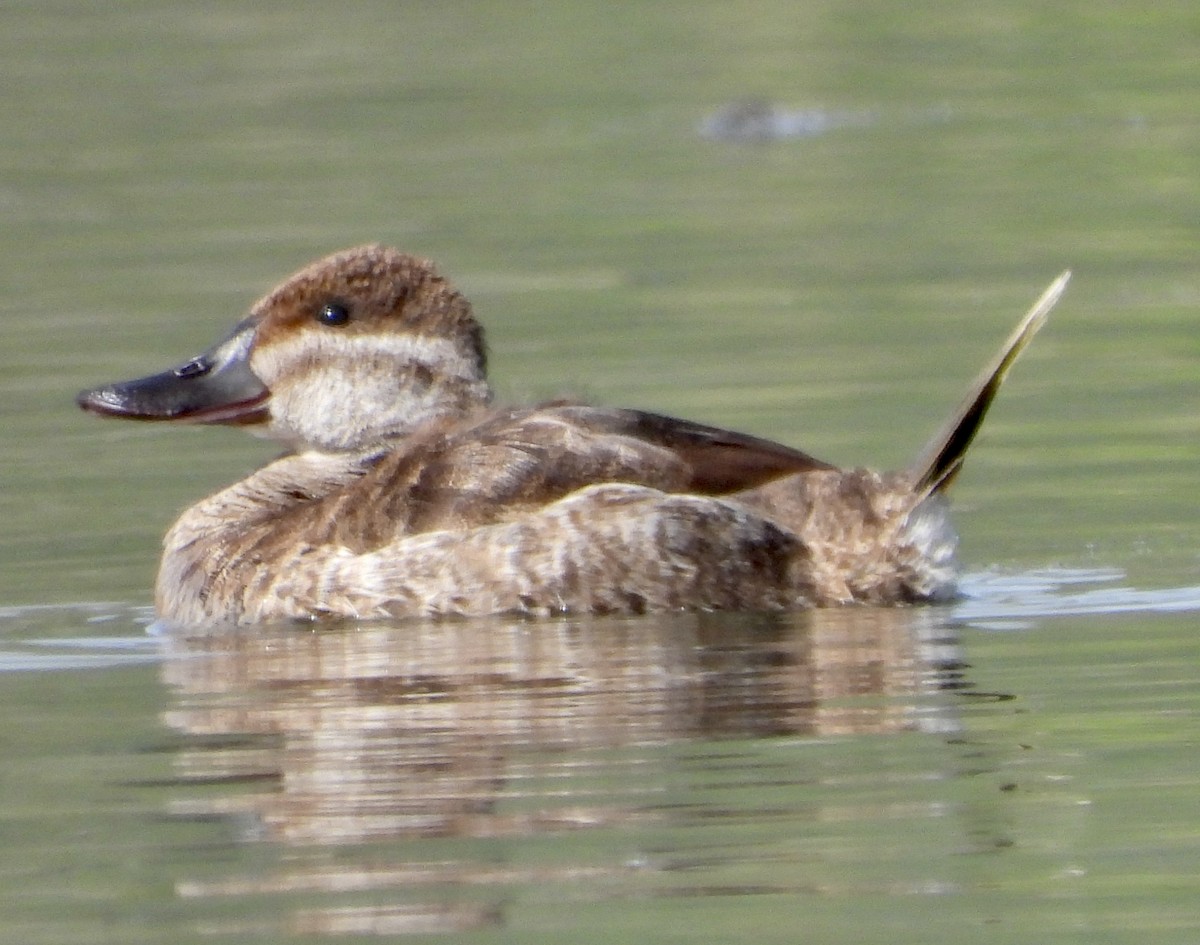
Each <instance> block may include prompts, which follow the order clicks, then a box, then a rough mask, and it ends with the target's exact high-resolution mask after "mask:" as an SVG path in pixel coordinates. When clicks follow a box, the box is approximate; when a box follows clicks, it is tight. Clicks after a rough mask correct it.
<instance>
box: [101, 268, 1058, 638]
mask: <svg viewBox="0 0 1200 945" xmlns="http://www.w3.org/2000/svg"><path fill="white" fill-rule="evenodd" d="M1064 284H1065V278H1063V279H1060V280H1059V281H1058V282H1056V283H1055V285H1054V286H1052V288H1051V290H1048V292H1047V294H1046V295H1045V296H1043V298H1042V299H1041V300H1040V301H1039V303H1038V305H1036V306H1035V307H1034V310H1033V311H1031V313H1030V314H1029V315H1028V316H1027V317H1026V319H1025V320H1024V321H1023V322H1022V324H1021V325H1020V326H1019V327H1018V330H1017V332H1015V333H1014V335H1013V336H1012V337H1011V338H1010V339H1009V341H1008V342H1007V343H1006V345H1005V347H1004V349H1003V350H1002V352H1001V355H1000V357H999V358H998V359H997V360H996V362H995V363H994V364H993V365H991V366H990V367H989V369H988V370H987V371H986V372H985V373H984V375H982V376H981V378H980V380H979V381H978V382H977V384H976V385H975V387H974V388H973V389H972V392H971V394H970V396H969V397H968V399H967V401H966V402H965V403H964V406H963V408H962V409H961V410H960V411H959V412H958V413H957V414H956V415H955V417H954V418H953V419H952V422H951V423H950V424H949V425H948V426H947V428H946V430H945V431H944V432H943V433H942V434H941V435H939V436H938V437H937V438H935V440H934V442H933V443H932V444H931V445H930V447H929V448H927V450H926V451H925V454H924V457H923V458H922V459H921V460H919V461H918V463H917V464H915V465H914V467H913V468H912V469H911V470H909V471H905V472H900V473H893V474H887V475H880V474H876V473H873V472H869V471H866V470H849V471H845V470H839V469H836V468H834V467H833V466H830V465H829V464H827V463H823V462H820V461H819V460H816V459H813V458H812V457H810V456H808V455H806V454H804V453H801V452H799V451H796V450H792V449H789V448H788V447H785V446H781V445H779V444H775V443H771V442H769V441H765V440H760V439H757V438H754V437H748V436H744V435H741V434H736V433H731V432H728V431H723V430H717V429H714V428H711V427H705V426H701V425H698V424H692V423H688V422H686V421H682V420H674V419H671V418H667V417H660V416H657V415H654V414H648V413H642V412H638V411H632V410H620V409H606V408H598V407H589V406H584V405H579V404H569V403H551V404H544V405H540V406H536V407H528V408H520V409H498V408H495V407H493V406H491V404H490V399H491V397H490V391H489V388H488V385H487V381H486V374H485V357H484V350H483V340H482V331H481V329H480V328H479V325H478V323H477V322H475V320H474V318H473V317H472V316H471V313H470V307H469V305H468V304H467V302H466V300H465V299H463V298H462V296H460V295H459V294H458V293H457V292H455V291H454V290H453V289H452V288H451V287H450V286H449V285H448V284H447V283H446V282H445V281H444V280H443V279H441V278H440V277H439V276H437V274H436V273H435V272H434V270H433V267H432V266H431V264H429V263H427V262H425V261H423V260H418V259H414V258H413V257H409V256H405V255H402V254H400V253H397V252H396V251H394V250H389V249H384V248H381V247H374V246H372V247H363V248H360V249H356V250H350V251H347V252H345V253H341V254H337V255H335V256H331V257H328V258H327V259H324V260H321V261H319V262H317V263H315V264H313V265H312V266H310V267H308V268H307V269H305V270H302V271H301V272H300V273H297V275H296V276H294V277H292V278H291V279H290V280H288V281H287V282H285V283H284V284H283V285H282V286H280V288H279V289H277V290H276V291H275V292H273V293H271V294H270V295H268V296H267V297H266V298H265V299H263V300H262V301H261V302H260V303H259V304H258V305H256V306H255V308H254V309H253V310H252V312H251V315H250V317H249V318H247V319H246V320H245V321H244V322H242V323H241V324H240V325H239V326H238V327H237V329H236V330H235V331H234V333H233V334H232V335H231V336H230V337H229V338H228V339H226V341H224V342H222V343H221V344H219V345H217V346H216V347H215V348H213V349H212V350H210V351H209V352H207V353H206V354H204V355H202V356H200V357H199V358H195V359H193V360H192V361H189V362H187V363H185V364H184V365H181V366H180V367H179V368H176V369H175V370H173V371H169V372H166V373H164V374H162V375H157V376H155V377H152V378H147V379H145V380H141V381H134V382H129V383H127V384H116V385H110V386H108V387H103V388H98V389H96V390H93V391H88V392H85V393H83V394H81V395H80V398H79V402H80V404H81V406H83V407H84V408H85V409H88V410H91V411H93V412H96V413H101V414H106V415H117V416H128V417H134V418H141V419H176V420H184V421H191V422H203V423H238V424H246V425H250V426H251V428H252V429H255V430H257V431H259V432H262V433H264V434H265V435H268V436H272V437H274V438H276V439H280V440H283V441H285V442H286V443H288V445H289V446H290V447H291V449H292V452H290V453H289V454H287V455H285V456H283V457H282V458H281V459H278V460H276V461H275V462H273V463H270V464H269V465H267V466H265V467H263V468H262V469H260V470H258V471H257V472H255V473H253V474H252V475H251V476H249V477H248V478H246V479H244V480H243V481H241V482H239V483H236V484H235V485H233V486H230V487H229V488H227V489H225V490H223V491H221V492H218V493H217V494H215V495H213V496H211V497H209V498H207V499H205V500H204V501H202V502H200V503H198V504H197V505H195V506H193V507H192V508H190V509H189V510H187V511H186V512H185V513H184V514H183V515H182V517H181V518H180V519H179V521H178V522H176V523H175V525H174V526H173V527H172V528H171V530H170V531H169V532H168V534H167V537H166V539H165V550H164V555H163V560H162V566H161V569H160V572H159V578H158V586H157V607H158V610H159V613H160V616H162V617H164V618H166V619H168V620H170V621H174V622H180V623H187V624H195V623H210V622H238V623H253V622H258V621H263V620H270V619H279V618H312V617H326V616H341V617H352V618H375V617H395V616H413V615H442V614H484V613H500V612H508V613H513V612H515V613H529V614H547V613H563V612H578V613H597V612H603V613H641V612H648V611H659V610H667V609H680V608H683V609H782V608H795V607H805V606H820V605H828V604H836V603H849V602H856V601H858V602H869V603H876V604H888V603H899V602H912V601H921V600H932V599H937V598H940V597H944V596H946V595H947V594H949V593H950V592H951V591H952V589H953V581H954V567H953V551H954V544H955V539H954V535H953V532H952V531H951V529H950V527H949V525H948V523H947V520H946V516H945V512H944V503H943V501H942V500H941V496H940V493H941V492H942V491H943V489H944V487H945V485H946V484H948V483H949V481H950V480H951V479H952V478H953V476H954V475H955V473H956V472H957V470H958V467H959V465H960V464H961V461H962V455H963V452H964V451H965V449H966V446H967V444H968V443H969V442H970V439H971V436H972V435H973V434H974V432H975V430H976V429H977V428H978V425H979V422H980V421H981V420H982V416H983V413H984V412H985V411H986V408H987V406H988V404H989V403H990V402H991V399H992V397H993V395H994V394H995V390H996V388H997V387H998V386H999V382H1000V380H1001V379H1002V378H1003V375H1004V373H1005V371H1006V370H1007V368H1008V367H1009V366H1010V365H1011V363H1012V362H1013V360H1014V359H1015V358H1016V355H1017V354H1018V353H1019V351H1020V350H1021V348H1023V347H1024V345H1025V344H1026V343H1027V341H1028V339H1029V338H1030V337H1031V336H1032V334H1033V332H1034V331H1036V329H1037V327H1039V325H1040V323H1041V321H1042V320H1043V319H1044V317H1045V315H1046V313H1047V312H1048V311H1049V308H1050V307H1051V306H1052V305H1053V302H1054V301H1055V300H1056V299H1057V296H1058V294H1059V293H1061V290H1062V287H1063V285H1064Z"/></svg>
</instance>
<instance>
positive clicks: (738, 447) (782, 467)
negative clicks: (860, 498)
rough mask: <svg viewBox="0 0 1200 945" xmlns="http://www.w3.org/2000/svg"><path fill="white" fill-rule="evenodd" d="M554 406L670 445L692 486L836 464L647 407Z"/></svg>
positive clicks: (594, 427) (720, 486)
mask: <svg viewBox="0 0 1200 945" xmlns="http://www.w3.org/2000/svg"><path fill="white" fill-rule="evenodd" d="M552 409H553V410H554V412H556V413H559V414H561V415H562V416H563V417H564V418H567V419H570V420H571V421H573V422H575V423H577V424H578V425H579V426H580V427H582V428H585V429H587V430H589V431H591V432H593V433H604V434H609V435H612V436H618V437H625V438H628V439H632V440H636V441H639V442H641V443H645V444H647V445H650V446H653V447H656V448H658V449H661V450H665V451H667V452H668V453H670V454H672V455H673V456H674V457H675V458H677V459H678V460H679V461H681V462H682V463H683V464H684V465H685V466H686V467H687V469H688V470H690V477H691V478H690V481H689V482H688V484H687V487H686V490H687V491H688V492H696V493H701V494H704V495H725V494H727V493H731V492H741V491H742V490H744V489H753V488H756V487H757V486H761V485H763V484H764V483H767V482H770V481H771V480H773V479H778V478H780V477H782V476H790V475H794V474H796V473H806V472H814V471H816V470H826V469H833V468H835V467H833V466H832V465H830V464H829V463H826V462H823V461H822V460H819V459H816V458H815V457H813V456H809V455H808V454H807V453H803V452H801V451H800V450H796V449H792V448H791V447H789V446H784V445H782V444H781V443H775V442H772V441H771V440H764V439H762V438H760V437H756V436H750V435H748V434H745V433H735V432H733V431H732V430H722V429H720V428H719V427H710V426H706V425H705V424H702V423H693V422H692V421H690V420H680V419H678V418H676V417H667V416H663V415H662V414H657V413H647V412H646V411H642V410H626V409H619V408H604V407H586V406H572V405H562V406H556V407H554V408H552Z"/></svg>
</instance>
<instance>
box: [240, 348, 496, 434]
mask: <svg viewBox="0 0 1200 945" xmlns="http://www.w3.org/2000/svg"><path fill="white" fill-rule="evenodd" d="M250 358H251V367H252V369H253V371H254V373H255V374H256V375H258V377H259V378H260V379H261V380H262V381H263V383H264V384H266V385H267V387H268V388H269V389H270V391H271V399H270V412H271V422H270V426H269V432H268V435H269V436H271V437H273V438H277V439H282V440H286V441H290V442H293V443H296V442H299V443H304V444H308V445H310V446H316V447H318V448H323V449H335V450H342V449H351V448H356V447H359V446H363V445H367V444H369V443H371V442H372V441H374V440H376V439H378V438H380V437H384V436H390V435H395V434H397V433H404V432H408V431H411V430H413V429H415V428H416V427H418V426H420V425H421V424H423V423H426V422H428V421H429V420H431V419H433V418H434V417H438V416H443V415H445V414H446V413H448V412H452V411H454V410H457V409H462V407H463V405H464V399H466V400H469V401H472V402H475V401H482V400H486V398H487V383H486V381H485V380H484V377H483V374H482V372H481V370H480V368H479V365H478V364H477V363H476V360H475V358H474V356H473V354H471V353H468V352H466V351H463V350H462V349H461V348H460V347H459V346H458V345H456V344H454V343H453V342H452V341H451V340H449V339H446V338H429V337H420V336H414V335H401V334H396V335H345V334H338V333H337V332H336V330H334V331H311V330H310V331H304V332H301V333H299V334H296V335H293V336H291V337H287V338H284V339H281V340H280V341H278V342H272V343H270V344H267V345H263V346H262V347H261V348H255V349H254V350H253V351H252V352H251V356H250ZM464 395H465V397H464Z"/></svg>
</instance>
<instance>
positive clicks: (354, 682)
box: [163, 608, 961, 934]
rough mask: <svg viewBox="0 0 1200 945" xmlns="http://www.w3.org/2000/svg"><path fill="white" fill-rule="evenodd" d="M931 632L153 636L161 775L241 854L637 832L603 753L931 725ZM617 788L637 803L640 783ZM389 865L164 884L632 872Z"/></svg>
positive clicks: (900, 618) (828, 620)
mask: <svg viewBox="0 0 1200 945" xmlns="http://www.w3.org/2000/svg"><path fill="white" fill-rule="evenodd" d="M939 619H944V612H939V611H937V610H933V609H929V608H919V609H910V610H905V609H891V610H869V609H858V608H855V609H846V610H834V611H824V612H817V613H807V614H796V615H787V616H761V617H750V618H747V617H746V616H744V615H743V616H729V615H678V616H672V617H667V618H656V619H645V618H639V619H586V620H580V619H572V620H562V621H558V622H544V621H543V622H527V621H504V620H486V621H485V620H481V621H461V622H442V623H408V624H400V625H368V626H347V627H339V628H332V629H329V628H327V629H320V630H313V629H311V628H307V627H297V626H282V627H275V628H255V629H254V630H252V631H245V630H220V631H211V632H205V633H198V632H188V633H184V632H174V633H172V634H169V635H168V636H167V637H166V649H167V653H166V661H165V663H164V669H163V672H164V675H165V679H166V681H167V682H168V683H169V684H170V685H171V686H172V688H173V689H174V691H175V692H176V700H175V703H176V704H175V706H174V708H172V709H171V710H170V711H169V712H168V714H167V722H168V724H169V725H171V726H172V727H174V728H176V729H177V730H179V731H181V732H184V733H186V734H187V735H188V736H189V739H188V742H187V745H186V748H185V749H184V751H183V752H182V753H181V755H180V756H179V759H178V765H179V773H180V776H181V778H182V779H183V780H184V782H185V783H189V784H191V785H192V786H193V789H194V788H195V787H196V786H198V785H201V784H204V785H208V787H209V789H208V793H209V795H210V796H208V797H206V798H205V799H204V800H203V801H199V802H197V801H195V800H193V801H189V802H188V803H186V804H180V805H179V806H178V808H177V811H176V813H177V814H179V815H180V816H202V817H211V816H214V815H219V816H223V817H228V818H229V819H230V820H231V821H232V822H233V823H235V824H237V825H238V826H239V828H240V832H241V835H242V837H243V838H244V839H246V840H258V839H261V840H269V841H274V842H277V843H281V844H284V845H286V846H287V847H289V848H301V847H306V848H310V851H311V848H314V847H315V848H316V849H317V850H318V851H319V850H320V849H331V848H332V847H334V846H335V845H336V847H337V848H338V849H343V850H346V849H348V845H350V844H366V843H370V844H378V843H380V842H388V841H396V840H417V839H426V840H427V839H430V838H440V839H442V840H446V841H456V840H470V839H479V838H496V837H503V836H519V837H525V838H528V837H535V836H537V835H540V834H549V833H555V834H558V833H561V832H563V831H568V830H572V829H582V828H596V827H604V826H607V827H614V826H616V827H622V826H630V825H639V826H645V825H646V824H648V823H654V822H655V821H656V820H658V819H660V818H662V817H663V816H665V814H664V812H663V808H662V806H661V805H660V804H658V803H656V802H654V801H653V799H650V798H646V797H638V796H637V793H638V792H637V791H636V790H632V791H631V790H630V789H629V787H628V782H629V780H630V779H629V778H628V777H623V776H622V774H621V765H622V764H624V765H626V766H627V765H629V764H635V763H636V764H644V763H645V761H646V759H647V757H653V756H649V755H647V753H646V752H644V751H642V752H640V753H639V752H636V751H635V752H634V754H635V755H636V758H635V759H634V760H633V761H631V760H630V758H629V756H628V753H627V754H626V755H620V754H619V752H620V751H622V750H625V751H626V752H628V750H629V749H643V748H645V747H646V746H662V745H666V744H669V743H675V742H680V741H691V740H701V739H703V740H712V739H729V738H747V737H748V738H762V737H767V736H777V735H793V736H794V735H807V736H831V735H849V734H857V733H889V732H898V731H908V730H912V729H914V728H920V729H925V730H937V731H947V730H951V729H953V726H954V720H953V719H952V718H948V717H947V710H946V708H945V707H944V705H942V703H943V702H944V700H939V699H937V698H931V697H932V696H934V695H935V694H936V692H937V691H938V690H939V689H945V688H954V687H955V686H957V685H959V681H958V673H959V671H960V669H961V666H960V664H959V663H958V662H957V657H956V654H955V647H954V644H953V641H952V640H950V639H947V638H942V637H939V633H943V634H944V633H946V631H945V630H944V629H939V628H940V625H939V623H938V621H939ZM614 752H617V753H618V754H614ZM601 753H603V754H601ZM622 759H623V760H622ZM652 781H653V779H651V782H652ZM637 783H638V784H639V785H643V788H642V790H646V788H645V787H644V785H645V784H646V783H647V782H646V781H645V779H644V778H639V779H637ZM392 855H393V856H395V852H394V849H393V852H392ZM359 859H361V862H359V861H358V860H359ZM405 860H406V862H405V863H403V864H402V865H399V866H397V865H394V864H393V865H388V866H386V867H385V866H379V865H378V856H374V857H365V856H364V857H362V858H357V857H356V856H351V857H349V859H346V858H339V859H338V861H337V863H336V866H334V865H331V864H330V863H329V862H328V861H327V860H325V859H322V858H321V857H320V856H314V857H312V858H311V859H306V858H304V857H300V858H298V859H295V858H293V859H289V860H288V861H287V862H288V864H289V865H288V867H287V872H286V873H282V874H276V875H273V876H266V877H260V876H256V877H252V878H246V879H232V880H230V879H221V880H215V881H195V882H188V883H186V884H184V885H182V886H181V887H180V891H181V894H183V895H185V896H214V895H238V894H250V893H278V892H310V893H311V892H338V893H347V892H354V891H364V890H375V891H378V890H381V889H383V890H396V891H398V890H401V889H403V890H406V895H411V894H412V891H413V889H414V888H417V889H419V888H425V889H429V888H431V887H432V886H433V885H435V884H439V885H441V886H442V887H445V886H450V887H464V886H468V887H476V888H478V887H480V886H494V885H498V884H511V883H514V882H539V881H547V880H555V881H578V880H580V879H587V878H589V877H596V876H600V875H602V874H612V873H613V872H614V871H624V872H631V871H636V870H643V869H646V868H647V867H646V865H645V864H640V863H625V864H622V865H620V866H610V867H607V868H604V867H600V866H590V865H586V864H581V863H573V864H568V865H562V864H561V863H559V864H554V865H547V866H542V867H524V868H518V867H517V866H515V865H505V864H498V863H494V862H493V863H488V862H484V861H481V859H480V858H478V857H475V858H467V857H463V856H461V854H460V855H459V858H455V857H453V856H450V857H440V858H437V859H435V860H434V861H429V860H428V859H427V858H426V859H423V860H421V861H420V862H407V860H408V858H407V857H406V858H405ZM372 863H374V864H375V865H369V864H372ZM501 919H502V916H501V910H500V907H499V905H498V904H497V903H496V902H491V901H485V902H484V903H482V904H480V902H479V901H478V895H476V896H475V897H474V898H470V899H469V900H468V901H467V902H466V903H465V904H464V903H461V902H456V901H450V902H449V903H448V902H446V901H444V900H436V901H430V902H427V903H421V902H419V903H415V904H414V903H411V902H406V903H404V904H402V905H395V906H391V905H388V906H384V907H381V906H379V904H378V902H377V901H373V902H372V903H371V904H370V905H364V906H362V907H361V908H358V907H352V906H350V907H347V906H345V905H344V904H342V905H339V907H338V908H332V909H325V910H321V909H312V908H306V909H303V910H301V911H298V912H296V913H294V914H293V915H292V917H291V921H290V923H289V925H290V926H291V927H293V928H300V929H304V930H308V931H323V932H347V933H355V934H363V933H387V934H395V933H398V932H418V931H437V930H440V931H449V930H455V929H463V928H469V927H476V926H480V925H489V924H495V923H499V922H500V921H501Z"/></svg>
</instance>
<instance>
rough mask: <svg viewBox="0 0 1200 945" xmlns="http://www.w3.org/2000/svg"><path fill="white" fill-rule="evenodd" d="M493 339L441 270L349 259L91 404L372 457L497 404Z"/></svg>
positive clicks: (325, 263)
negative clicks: (489, 347) (179, 359)
mask: <svg viewBox="0 0 1200 945" xmlns="http://www.w3.org/2000/svg"><path fill="white" fill-rule="evenodd" d="M489 398H490V391H489V389H488V384H487V364H486V355H485V351H484V343H483V329H482V328H481V327H480V325H479V323H478V322H477V321H476V320H475V318H474V316H473V315H472V314H471V306H470V303H468V302H467V300H466V299H465V298H464V297H463V296H462V295H460V294H459V293H458V292H457V291H455V289H454V288H453V287H452V286H451V285H450V284H449V283H448V282H447V281H446V280H445V279H443V278H442V277H441V276H439V275H438V274H437V272H436V270H435V269H434V267H433V265H432V263H430V262H428V261H426V260H423V259H418V258H415V257H413V256H408V255H405V254H403V253H399V252H397V251H396V250H394V249H388V248H386V247H382V246H362V247H359V248H357V249H351V250H346V251H345V252H341V253H335V254H334V255H332V256H328V257H326V258H325V259H322V260H319V261H318V262H315V263H313V264H312V265H310V266H308V267H306V268H305V269H302V270H301V271H300V272H298V273H296V274H295V275H294V276H292V277H291V278H290V279H288V280H287V281H286V282H284V283H283V284H282V285H280V286H279V287H278V288H277V289H275V290H274V291H273V292H271V293H270V294H269V295H267V296H266V297H265V298H263V299H262V300H260V301H259V302H258V303H257V304H256V305H255V306H254V307H253V308H252V309H251V310H250V314H249V315H248V316H247V317H246V318H245V319H244V320H243V321H241V322H239V323H238V325H237V326H236V327H235V328H234V329H233V331H232V333H230V334H229V335H228V336H227V337H226V338H225V339H224V340H222V341H220V342H219V343H217V344H216V345H214V346H213V347H212V348H210V349H209V350H208V351H205V352H204V353H203V354H201V355H198V356H197V357H194V358H192V359H191V360H189V361H185V362H184V363H183V364H181V365H179V366H178V367H176V368H173V369H171V370H169V371H164V372H163V373H161V374H155V375H153V376H151V377H146V378H141V379H138V380H133V381H125V382H121V383H116V384H107V385H105V386H103V387H97V388H95V389H93V390H86V391H83V392H82V393H81V394H80V395H79V396H78V397H77V398H76V401H77V403H78V404H79V406H80V407H82V408H83V409H84V410H87V411H90V412H92V413H97V414H100V415H102V416H111V417H126V418H129V419H135V420H173V421H176V422H185V423H223V424H239V425H246V426H248V427H249V428H250V429H251V430H252V431H253V432H256V433H260V434H262V435H263V436H267V437H270V438H272V439H278V440H282V441H284V442H286V443H288V444H289V445H291V446H293V447H294V448H297V449H318V450H325V451H343V450H360V449H364V448H369V447H371V446H373V445H375V444H378V443H382V442H386V441H387V440H389V439H393V438H396V437H402V436H405V435H407V434H409V433H411V432H412V431H414V430H416V429H417V428H419V427H421V426H423V425H424V424H426V423H429V422H430V421H434V420H438V419H442V418H447V417H455V416H460V415H462V414H465V413H467V412H469V411H470V410H472V409H474V408H475V407H478V406H480V405H482V404H484V403H486V402H487V401H488V399H489Z"/></svg>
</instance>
